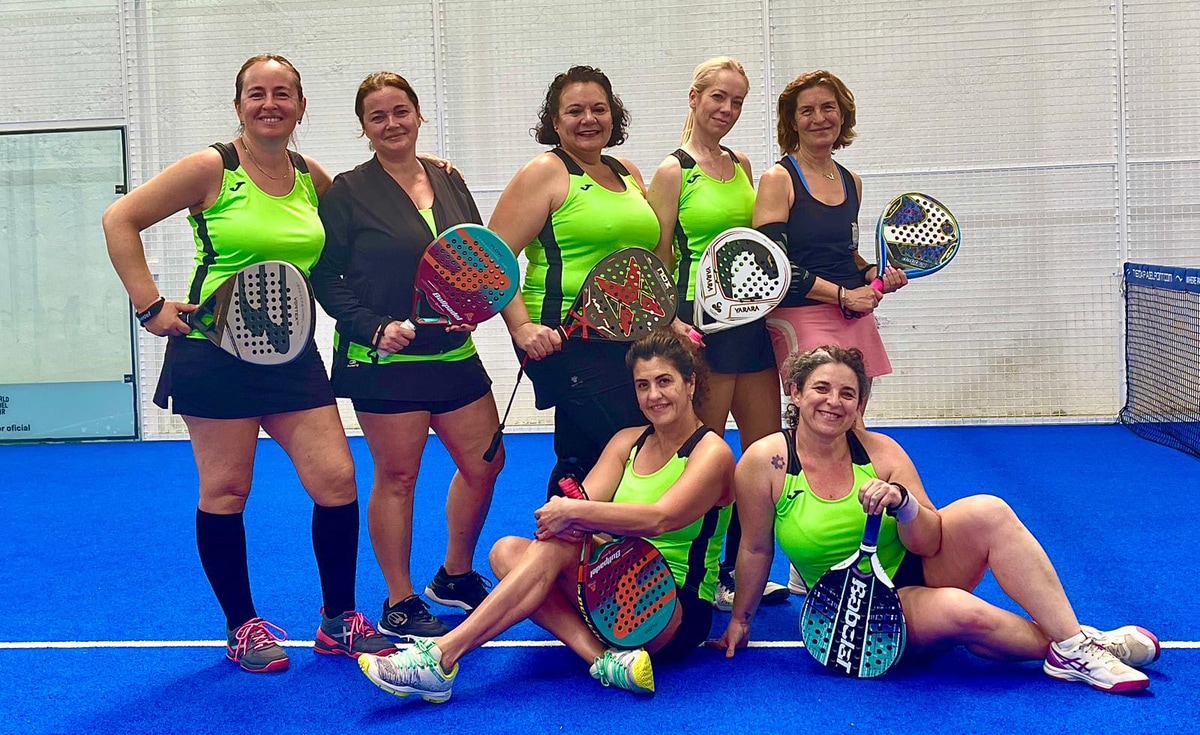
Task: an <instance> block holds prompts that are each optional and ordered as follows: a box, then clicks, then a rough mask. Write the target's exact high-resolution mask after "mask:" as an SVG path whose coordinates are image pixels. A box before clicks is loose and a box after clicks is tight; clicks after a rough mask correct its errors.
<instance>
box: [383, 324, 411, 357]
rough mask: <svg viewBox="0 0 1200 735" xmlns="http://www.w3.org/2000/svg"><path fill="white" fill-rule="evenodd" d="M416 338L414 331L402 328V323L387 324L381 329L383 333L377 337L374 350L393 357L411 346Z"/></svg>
mask: <svg viewBox="0 0 1200 735" xmlns="http://www.w3.org/2000/svg"><path fill="white" fill-rule="evenodd" d="M416 338H417V332H416V330H413V329H410V328H409V327H406V326H404V323H403V322H399V321H393V322H388V323H387V326H385V327H384V328H383V333H382V334H380V335H379V340H378V341H377V342H376V343H375V350H376V351H378V352H381V353H387V354H389V355H394V354H396V353H397V352H399V351H401V350H403V349H404V348H405V347H408V346H409V345H410V344H412V341H413V340H414V339H416Z"/></svg>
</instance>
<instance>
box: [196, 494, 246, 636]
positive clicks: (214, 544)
mask: <svg viewBox="0 0 1200 735" xmlns="http://www.w3.org/2000/svg"><path fill="white" fill-rule="evenodd" d="M196 548H197V549H198V550H199V552H200V564H201V565H202V566H203V567H204V574H205V575H206V576H207V577H208V583H209V584H210V585H212V589H213V592H214V593H216V595H217V602H218V603H220V605H221V610H223V611H224V612H225V625H226V626H228V627H229V629H230V630H235V629H237V628H238V626H240V625H241V624H242V623H244V622H246V621H247V620H250V619H251V618H256V617H258V613H257V612H255V611H254V599H253V598H252V597H251V596H250V571H249V569H248V568H247V565H246V526H245V524H244V523H243V521H242V514H241V513H233V514H231V515H218V514H216V513H206V512H204V511H202V510H200V509H199V508H197V509H196Z"/></svg>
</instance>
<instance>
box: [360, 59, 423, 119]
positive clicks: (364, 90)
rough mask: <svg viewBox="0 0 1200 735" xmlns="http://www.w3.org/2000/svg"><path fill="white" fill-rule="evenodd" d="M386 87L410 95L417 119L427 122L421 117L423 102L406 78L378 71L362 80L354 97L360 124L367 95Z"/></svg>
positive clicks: (393, 73)
mask: <svg viewBox="0 0 1200 735" xmlns="http://www.w3.org/2000/svg"><path fill="white" fill-rule="evenodd" d="M385 87H395V88H396V89H398V90H400V91H401V92H403V93H405V94H406V95H408V98H409V99H410V100H412V103H413V106H414V107H416V108H417V118H418V119H420V121H421V122H425V118H424V117H423V116H422V115H421V100H419V99H417V93H416V92H415V91H413V88H412V85H411V84H409V83H408V80H407V79H405V78H404V77H402V76H400V75H399V74H396V73H395V72H390V71H377V72H375V73H374V74H368V75H367V78H366V79H364V80H362V83H361V84H359V85H358V94H356V95H354V114H355V115H357V116H358V122H359V123H360V124H361V123H362V121H363V104H364V101H365V100H366V99H367V95H369V94H371V93H372V92H378V91H379V90H381V89H384V88H385Z"/></svg>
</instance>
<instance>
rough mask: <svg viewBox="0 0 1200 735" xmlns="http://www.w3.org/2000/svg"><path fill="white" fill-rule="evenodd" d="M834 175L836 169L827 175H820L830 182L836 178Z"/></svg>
mask: <svg viewBox="0 0 1200 735" xmlns="http://www.w3.org/2000/svg"><path fill="white" fill-rule="evenodd" d="M836 173H837V169H834V170H833V171H830V172H829V173H827V174H821V175H822V176H824V177H825V178H827V179H829V180H830V181H833V180H834V179H835V178H837V176H836V175H835V174H836Z"/></svg>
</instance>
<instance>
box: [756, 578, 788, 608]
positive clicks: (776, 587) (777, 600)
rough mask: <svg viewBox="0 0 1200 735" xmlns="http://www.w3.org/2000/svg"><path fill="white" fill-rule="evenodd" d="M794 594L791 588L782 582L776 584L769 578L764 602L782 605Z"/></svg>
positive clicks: (764, 592) (764, 593)
mask: <svg viewBox="0 0 1200 735" xmlns="http://www.w3.org/2000/svg"><path fill="white" fill-rule="evenodd" d="M791 596H792V593H791V590H789V589H788V588H787V587H785V586H784V585H782V584H775V583H774V582H772V581H770V580H767V586H766V588H765V589H764V590H763V596H762V604H764V605H782V604H783V603H785V602H787V599H788V598H789V597H791Z"/></svg>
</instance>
